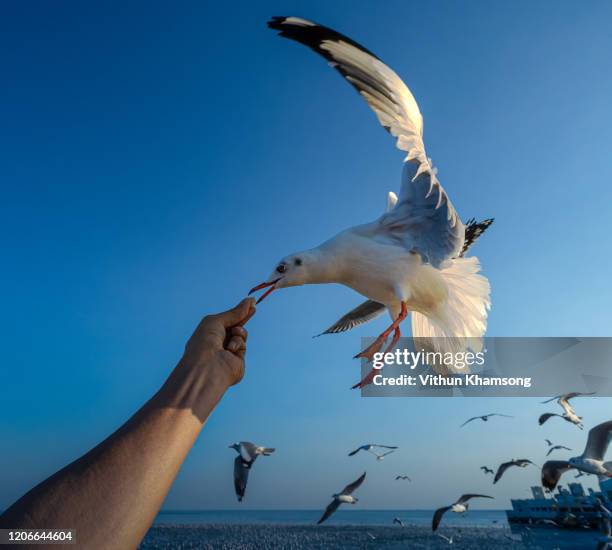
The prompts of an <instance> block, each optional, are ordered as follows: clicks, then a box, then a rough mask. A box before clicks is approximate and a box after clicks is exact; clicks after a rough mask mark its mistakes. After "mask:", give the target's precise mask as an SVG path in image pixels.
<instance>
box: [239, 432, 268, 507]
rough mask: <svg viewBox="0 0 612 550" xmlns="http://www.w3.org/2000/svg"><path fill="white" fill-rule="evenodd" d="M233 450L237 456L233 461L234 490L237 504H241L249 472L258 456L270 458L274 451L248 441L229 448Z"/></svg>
mask: <svg viewBox="0 0 612 550" xmlns="http://www.w3.org/2000/svg"><path fill="white" fill-rule="evenodd" d="M229 448H230V449H234V450H235V451H236V452H237V453H238V456H237V457H236V459H235V460H234V489H235V491H236V496H237V497H238V502H242V499H243V498H244V492H245V491H246V486H247V481H248V479H249V472H250V470H251V467H252V466H253V464H254V462H255V460H256V459H257V457H258V456H259V455H263V456H270V454H271V453H273V452H274V449H272V448H270V447H260V446H258V445H255V444H254V443H251V442H250V441H241V442H240V443H234V444H233V445H230V446H229Z"/></svg>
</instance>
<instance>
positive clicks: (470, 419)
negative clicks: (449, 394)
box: [459, 416, 481, 428]
mask: <svg viewBox="0 0 612 550" xmlns="http://www.w3.org/2000/svg"><path fill="white" fill-rule="evenodd" d="M479 418H481V417H480V416H473V417H472V418H468V419H467V420H466V421H465V422H464V423H463V424H461V426H459V427H460V428H463V426H465V425H466V424H469V423H470V422H472V420H477V419H479Z"/></svg>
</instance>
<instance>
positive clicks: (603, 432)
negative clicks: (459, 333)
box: [582, 420, 612, 460]
mask: <svg viewBox="0 0 612 550" xmlns="http://www.w3.org/2000/svg"><path fill="white" fill-rule="evenodd" d="M610 439H612V420H609V421H608V422H603V423H602V424H599V425H597V426H595V427H594V428H591V430H590V431H589V437H588V438H587V444H586V447H585V448H584V453H583V454H582V456H583V457H584V458H594V459H595V460H603V458H604V455H605V454H606V451H607V450H608V445H609V444H610Z"/></svg>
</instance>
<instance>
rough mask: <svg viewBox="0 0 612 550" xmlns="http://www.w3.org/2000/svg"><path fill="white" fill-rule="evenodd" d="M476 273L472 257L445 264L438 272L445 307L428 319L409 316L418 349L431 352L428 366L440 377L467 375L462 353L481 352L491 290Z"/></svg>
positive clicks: (478, 268) (474, 260) (418, 314)
mask: <svg viewBox="0 0 612 550" xmlns="http://www.w3.org/2000/svg"><path fill="white" fill-rule="evenodd" d="M479 272H480V262H479V261H478V258H476V257H474V256H471V257H469V258H455V259H453V260H450V261H448V262H447V263H446V264H445V265H444V266H443V268H442V269H441V271H440V273H441V275H442V277H443V279H444V282H445V283H446V286H447V289H448V296H447V299H446V301H445V303H444V304H443V305H442V306H439V307H438V309H437V311H435V312H433V313H432V314H430V315H424V314H422V313H419V312H417V311H413V312H412V336H413V338H414V339H415V344H416V345H417V349H421V348H422V349H424V350H425V351H427V352H433V355H431V354H430V355H429V357H431V359H430V360H429V361H428V362H429V364H430V366H431V367H432V368H433V369H434V370H435V371H436V372H438V373H440V374H449V373H451V372H456V373H461V372H464V373H465V372H469V370H470V369H469V366H468V365H466V362H464V361H463V360H462V354H461V352H466V351H468V350H471V351H473V352H481V351H482V348H483V342H482V338H483V336H484V334H485V331H486V329H487V315H488V311H489V309H490V307H491V286H490V284H489V281H488V279H487V278H486V277H484V276H483V275H481V274H480V273H479ZM449 353H450V354H452V355H447V354H449Z"/></svg>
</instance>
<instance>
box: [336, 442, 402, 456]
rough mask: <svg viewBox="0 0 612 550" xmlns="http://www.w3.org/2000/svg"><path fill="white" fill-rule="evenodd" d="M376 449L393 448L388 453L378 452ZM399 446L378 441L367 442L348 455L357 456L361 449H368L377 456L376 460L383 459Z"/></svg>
mask: <svg viewBox="0 0 612 550" xmlns="http://www.w3.org/2000/svg"><path fill="white" fill-rule="evenodd" d="M374 449H391V450H390V451H388V452H386V453H382V454H380V453H377V452H376V451H375V450H374ZM396 449H399V447H392V446H390V445H378V444H376V443H366V444H365V445H361V447H357V448H356V449H355V450H354V451H351V452H350V453H349V454H348V455H349V456H355V455H356V454H357V453H358V452H359V451H367V452H368V453H371V454H373V455H374V456H375V457H376V460H382V459H383V458H384V457H385V456H387V455H388V454H390V453H392V452H393V451H395V450H396Z"/></svg>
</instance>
